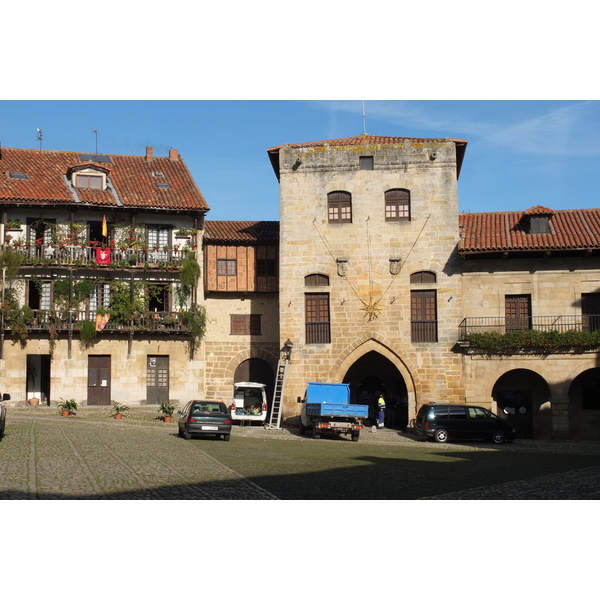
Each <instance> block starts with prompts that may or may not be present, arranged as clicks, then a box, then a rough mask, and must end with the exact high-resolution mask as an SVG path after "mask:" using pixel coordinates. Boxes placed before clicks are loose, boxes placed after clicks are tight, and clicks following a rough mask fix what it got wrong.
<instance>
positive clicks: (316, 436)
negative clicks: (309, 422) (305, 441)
mask: <svg viewBox="0 0 600 600" xmlns="http://www.w3.org/2000/svg"><path fill="white" fill-rule="evenodd" d="M312 434H313V438H315V440H318V439H319V438H320V437H321V432H320V431H319V430H318V429H317V428H316V427H313V432H312Z"/></svg>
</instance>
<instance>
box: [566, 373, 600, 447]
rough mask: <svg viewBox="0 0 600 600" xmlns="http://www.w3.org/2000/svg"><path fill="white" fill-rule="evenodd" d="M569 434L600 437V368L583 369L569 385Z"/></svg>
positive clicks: (572, 435)
mask: <svg viewBox="0 0 600 600" xmlns="http://www.w3.org/2000/svg"><path fill="white" fill-rule="evenodd" d="M569 435H570V437H572V438H575V439H582V440H598V439H600V368H593V369H588V370H587V371H583V373H580V374H579V375H578V376H577V377H576V378H575V379H574V380H573V382H572V383H571V385H570V387H569Z"/></svg>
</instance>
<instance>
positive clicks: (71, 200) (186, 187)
mask: <svg viewBox="0 0 600 600" xmlns="http://www.w3.org/2000/svg"><path fill="white" fill-rule="evenodd" d="M101 156H102V157H108V158H109V159H110V162H107V161H105V160H102V161H98V160H93V159H94V158H99V156H95V155H94V156H93V157H92V160H90V156H89V155H85V154H83V153H81V154H80V153H78V152H65V151H56V150H43V151H40V150H31V149H24V148H1V150H0V205H1V204H10V205H13V206H14V205H15V204H27V205H36V204H39V205H43V204H54V205H56V204H65V205H66V204H69V205H73V204H78V205H79V204H87V205H93V206H101V207H115V208H117V207H122V208H125V209H127V208H151V209H165V210H188V211H202V212H206V211H208V210H209V206H208V204H207V203H206V200H205V199H204V196H203V195H202V193H201V192H200V190H199V189H198V186H197V185H196V182H195V181H194V178H193V177H192V175H191V173H190V172H189V170H188V168H187V166H186V165H185V163H184V162H183V160H182V159H181V158H180V157H179V155H178V153H177V152H176V151H174V152H173V156H174V158H167V157H153V156H152V152H150V156H149V157H148V158H147V157H146V156H125V155H116V154H111V155H101ZM82 165H91V166H97V167H100V168H103V169H107V170H108V180H109V189H107V190H102V191H101V190H83V189H80V188H78V189H75V188H73V187H72V186H71V185H70V181H69V179H68V177H67V175H68V173H69V172H70V170H71V169H72V168H73V167H79V166H82ZM11 173H22V174H24V175H26V176H27V178H26V179H15V178H13V177H11V176H10V174H11ZM153 173H162V174H163V175H164V177H156V176H153ZM157 183H168V184H170V188H168V189H164V188H159V187H158V186H157Z"/></svg>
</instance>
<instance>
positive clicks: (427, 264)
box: [280, 141, 465, 416]
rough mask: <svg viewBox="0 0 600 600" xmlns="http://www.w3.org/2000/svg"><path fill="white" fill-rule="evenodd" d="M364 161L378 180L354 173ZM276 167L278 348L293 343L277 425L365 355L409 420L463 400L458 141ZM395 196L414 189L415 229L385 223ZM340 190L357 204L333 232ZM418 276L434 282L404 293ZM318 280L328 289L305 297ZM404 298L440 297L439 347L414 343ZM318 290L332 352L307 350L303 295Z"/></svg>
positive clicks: (291, 157) (305, 151)
mask: <svg viewBox="0 0 600 600" xmlns="http://www.w3.org/2000/svg"><path fill="white" fill-rule="evenodd" d="M360 156H373V157H374V170H359V167H358V164H359V157H360ZM280 164H281V191H280V204H281V223H280V228H281V229H280V231H281V240H280V242H281V244H280V248H281V250H280V274H281V277H280V281H281V291H280V323H281V338H282V339H286V338H290V340H291V341H292V342H293V343H294V351H293V358H292V365H291V367H290V370H289V375H288V379H287V386H286V397H285V406H284V416H290V415H293V414H297V412H298V410H299V405H298V404H297V403H296V398H297V397H298V396H302V395H303V394H304V389H305V387H306V382H307V381H342V379H343V377H344V375H345V370H347V368H348V367H349V366H350V365H349V361H348V357H352V358H351V360H355V359H357V358H359V357H360V356H361V354H363V350H361V348H362V349H364V350H366V348H370V349H377V350H376V351H380V352H381V353H382V354H385V355H387V356H388V357H389V359H390V360H391V361H392V362H393V363H394V364H395V365H396V366H397V367H398V370H399V372H401V373H402V375H403V378H404V380H405V382H406V384H407V388H408V391H409V401H410V404H411V406H410V409H411V412H412V414H414V412H415V410H416V406H417V403H419V402H422V401H425V400H440V394H441V391H442V393H443V399H444V400H447V401H454V402H457V401H464V395H465V394H464V384H463V381H462V367H461V359H460V357H457V356H456V355H455V354H453V353H452V352H451V351H450V350H451V348H452V347H453V346H454V344H455V343H456V336H457V328H458V324H459V322H460V320H461V318H462V305H461V289H462V286H461V278H460V276H459V275H458V263H457V259H456V245H457V242H458V204H457V186H456V156H455V146H454V143H452V142H450V141H448V142H434V141H432V142H430V143H427V142H423V143H416V142H406V143H404V144H395V145H365V146H342V147H339V146H336V147H325V148H291V147H284V148H282V149H281V150H280ZM394 188H405V189H408V190H410V194H411V219H410V221H400V222H386V221H385V201H384V193H385V191H386V190H388V189H394ZM340 190H341V191H346V192H350V193H351V194H352V223H329V222H328V214H327V194H328V193H329V192H332V191H340ZM340 258H342V259H344V260H347V262H345V263H344V267H345V273H343V274H340V272H339V271H338V266H339V264H340V263H339V259H340ZM397 258H400V259H401V263H400V264H401V267H400V270H399V272H397V273H393V272H392V271H393V268H394V266H393V264H392V263H393V261H391V260H390V259H397ZM417 271H432V272H434V273H435V275H436V279H437V281H436V283H435V284H433V285H426V284H418V285H411V283H410V275H411V274H412V273H415V272H417ZM313 273H321V274H324V275H327V276H328V277H329V283H330V285H329V286H328V287H327V288H314V287H308V288H307V287H305V285H304V278H305V277H306V276H307V275H309V274H313ZM411 289H435V290H437V309H438V336H439V337H438V342H437V343H412V341H411V302H410V291H411ZM317 291H318V292H320V291H325V292H327V293H329V294H330V314H331V343H329V344H307V343H306V338H305V306H304V294H305V293H307V292H317Z"/></svg>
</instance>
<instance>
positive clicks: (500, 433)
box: [492, 431, 506, 444]
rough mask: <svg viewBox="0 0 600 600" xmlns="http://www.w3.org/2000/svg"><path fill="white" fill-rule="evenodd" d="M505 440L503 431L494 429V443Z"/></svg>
mask: <svg viewBox="0 0 600 600" xmlns="http://www.w3.org/2000/svg"><path fill="white" fill-rule="evenodd" d="M505 441H506V435H505V434H504V432H503V431H496V432H494V435H493V436H492V442H494V444H503V443H504V442H505Z"/></svg>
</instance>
